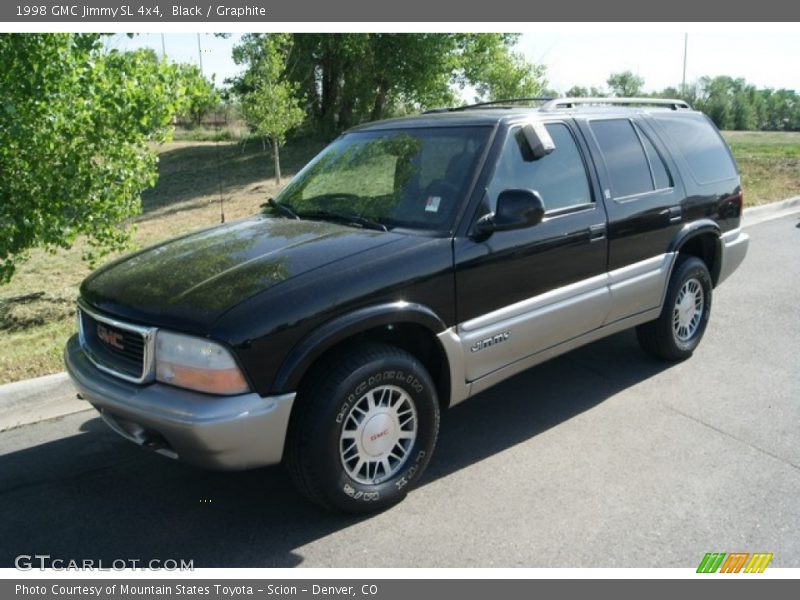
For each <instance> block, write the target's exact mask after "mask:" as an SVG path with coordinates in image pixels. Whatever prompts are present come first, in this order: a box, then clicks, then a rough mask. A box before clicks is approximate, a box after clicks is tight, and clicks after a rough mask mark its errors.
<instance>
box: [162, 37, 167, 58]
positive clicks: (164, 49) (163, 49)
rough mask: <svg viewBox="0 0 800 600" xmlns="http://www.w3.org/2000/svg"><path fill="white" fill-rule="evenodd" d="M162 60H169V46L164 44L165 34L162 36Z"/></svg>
mask: <svg viewBox="0 0 800 600" xmlns="http://www.w3.org/2000/svg"><path fill="white" fill-rule="evenodd" d="M161 60H167V45H166V44H165V43H164V34H163V33H162V34H161Z"/></svg>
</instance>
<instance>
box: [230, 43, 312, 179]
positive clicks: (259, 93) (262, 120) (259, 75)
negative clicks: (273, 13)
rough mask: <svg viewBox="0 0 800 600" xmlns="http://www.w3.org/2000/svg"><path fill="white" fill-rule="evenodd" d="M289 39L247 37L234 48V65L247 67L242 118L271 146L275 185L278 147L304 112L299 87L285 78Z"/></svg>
mask: <svg viewBox="0 0 800 600" xmlns="http://www.w3.org/2000/svg"><path fill="white" fill-rule="evenodd" d="M291 48H292V38H291V36H290V35H289V34H285V33H270V34H266V35H258V34H250V35H247V36H245V37H244V38H243V41H242V44H241V45H239V46H238V47H237V48H235V49H234V59H235V60H236V62H237V64H242V63H244V62H247V63H248V64H249V66H248V70H247V73H246V75H245V80H244V84H245V85H246V86H247V87H248V88H249V91H247V92H246V93H245V94H244V97H243V98H242V110H243V112H244V116H245V119H246V120H247V122H248V123H249V124H250V127H251V128H252V129H253V131H254V132H255V133H256V134H257V135H259V136H262V137H265V138H268V139H269V140H270V141H271V143H272V153H273V157H274V159H275V182H276V183H277V184H278V185H280V183H281V160H280V147H281V146H282V145H283V144H285V143H286V134H287V133H288V132H289V131H291V130H292V129H294V128H295V127H297V126H298V125H300V124H301V123H302V122H303V120H304V118H305V113H304V111H303V109H302V108H301V107H300V99H299V98H298V97H297V91H298V86H297V84H296V83H294V82H292V81H289V80H288V79H287V78H286V59H287V56H288V54H289V52H290V51H291Z"/></svg>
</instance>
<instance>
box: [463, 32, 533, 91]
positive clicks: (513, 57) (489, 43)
mask: <svg viewBox="0 0 800 600" xmlns="http://www.w3.org/2000/svg"><path fill="white" fill-rule="evenodd" d="M462 39H463V45H464V49H463V52H462V57H461V62H462V66H463V70H464V80H465V81H466V82H467V83H469V84H472V85H473V86H474V87H475V90H476V91H477V92H478V96H477V97H476V98H475V100H476V101H481V100H501V99H504V98H530V97H536V96H540V95H541V94H542V93H543V91H544V86H545V79H544V73H545V68H544V66H542V65H534V64H533V63H530V62H528V61H527V60H526V59H525V57H524V56H523V55H522V54H520V53H518V52H514V51H513V50H512V49H511V48H512V47H513V45H514V44H515V43H516V40H517V36H510V35H507V34H497V33H487V34H467V35H464V36H463V38H462Z"/></svg>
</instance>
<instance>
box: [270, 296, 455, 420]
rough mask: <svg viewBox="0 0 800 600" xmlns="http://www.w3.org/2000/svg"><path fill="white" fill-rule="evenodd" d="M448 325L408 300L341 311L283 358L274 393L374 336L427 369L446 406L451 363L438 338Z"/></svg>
mask: <svg viewBox="0 0 800 600" xmlns="http://www.w3.org/2000/svg"><path fill="white" fill-rule="evenodd" d="M446 328H447V325H446V324H445V323H444V321H442V319H441V318H439V316H438V315H437V314H436V313H435V312H433V311H432V310H431V309H430V308H428V307H426V306H423V305H421V304H416V303H409V302H391V303H385V304H378V305H373V306H368V307H364V308H360V309H358V310H355V311H353V312H350V313H347V314H344V315H340V316H338V317H336V318H334V319H332V320H330V321H328V322H326V323H325V324H323V325H322V326H321V327H319V328H317V329H315V330H314V331H313V332H312V333H311V334H309V335H308V336H306V337H305V338H304V339H302V340H301V341H300V342H298V343H297V345H296V346H295V347H294V348H292V350H291V352H289V354H288V355H287V357H286V359H284V361H283V363H282V365H281V367H280V369H279V371H278V374H277V376H276V377H275V380H274V382H273V385H272V392H271V393H276V394H277V393H284V392H287V391H295V390H297V389H298V387H299V386H300V383H301V381H302V380H303V378H304V377H305V375H306V373H308V372H309V371H310V370H311V369H312V368H313V367H314V366H315V365H316V364H318V363H319V362H320V361H322V360H323V359H325V358H327V357H329V356H331V355H333V354H335V353H336V352H337V350H339V349H341V348H342V347H344V346H347V345H351V344H354V343H358V342H359V341H372V342H381V343H386V344H390V345H393V346H396V347H399V348H401V349H403V350H405V351H406V352H408V353H409V354H411V355H412V356H414V357H415V358H416V359H417V360H419V361H420V362H421V363H422V364H423V366H425V368H426V369H427V370H428V373H429V374H430V376H431V378H432V379H433V380H434V383H435V384H436V388H437V394H438V396H439V403H440V405H441V407H442V408H445V407H447V406H448V404H449V401H450V386H451V382H450V364H449V360H448V357H447V353H446V352H445V350H444V348H443V347H442V345H441V342H440V341H439V339H438V338H437V337H436V334H437V333H439V332H441V331H443V330H445V329H446Z"/></svg>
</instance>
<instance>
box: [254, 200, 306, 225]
mask: <svg viewBox="0 0 800 600" xmlns="http://www.w3.org/2000/svg"><path fill="white" fill-rule="evenodd" d="M261 206H269V207H271V208H274V209H275V210H277V211H280V212H282V213H283V214H285V215H286V216H287V217H289V218H291V219H297V220H298V221H299V220H300V215H298V214H297V213H296V212H294V211H293V210H292V209H291V208H290V207H289V205H288V204H284V203H283V202H278V201H277V200H275V199H274V198H270V199H268V200H267V201H266V202H265V203H264V204H262V205H261Z"/></svg>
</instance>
